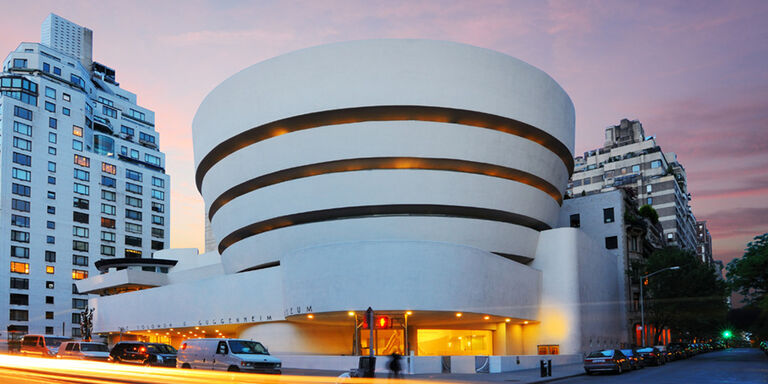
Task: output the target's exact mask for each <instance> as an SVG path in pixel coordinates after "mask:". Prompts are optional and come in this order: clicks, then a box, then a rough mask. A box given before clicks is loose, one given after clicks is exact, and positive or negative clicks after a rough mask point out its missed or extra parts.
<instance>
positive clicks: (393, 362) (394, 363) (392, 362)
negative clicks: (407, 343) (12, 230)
mask: <svg viewBox="0 0 768 384" xmlns="http://www.w3.org/2000/svg"><path fill="white" fill-rule="evenodd" d="M400 359H401V357H400V355H399V354H398V353H397V352H392V355H390V357H389V363H388V365H389V376H388V377H389V378H393V377H394V378H395V379H399V378H401V377H400V371H401V370H402V367H401V366H400Z"/></svg>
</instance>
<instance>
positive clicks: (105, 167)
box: [101, 163, 117, 175]
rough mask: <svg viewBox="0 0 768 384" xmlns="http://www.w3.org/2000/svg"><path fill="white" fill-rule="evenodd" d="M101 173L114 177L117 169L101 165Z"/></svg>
mask: <svg viewBox="0 0 768 384" xmlns="http://www.w3.org/2000/svg"><path fill="white" fill-rule="evenodd" d="M101 171H102V172H106V173H109V174H111V175H114V174H116V173H117V167H115V166H114V165H112V164H109V163H101Z"/></svg>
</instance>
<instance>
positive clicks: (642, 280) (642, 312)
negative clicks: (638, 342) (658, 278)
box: [640, 266, 680, 347]
mask: <svg viewBox="0 0 768 384" xmlns="http://www.w3.org/2000/svg"><path fill="white" fill-rule="evenodd" d="M676 269H680V267H679V266H674V267H667V268H664V269H660V270H658V271H656V272H653V273H649V274H647V275H645V276H643V277H641V278H640V328H642V331H643V347H645V339H646V337H647V334H646V332H645V308H643V286H644V285H645V282H646V279H648V278H649V277H651V276H653V275H655V274H657V273H660V272H664V271H666V270H676Z"/></svg>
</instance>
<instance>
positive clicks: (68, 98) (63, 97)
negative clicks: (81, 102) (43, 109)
mask: <svg viewBox="0 0 768 384" xmlns="http://www.w3.org/2000/svg"><path fill="white" fill-rule="evenodd" d="M61 98H62V100H64V101H70V100H72V98H71V97H70V96H69V94H68V93H63V94H62V95H61Z"/></svg>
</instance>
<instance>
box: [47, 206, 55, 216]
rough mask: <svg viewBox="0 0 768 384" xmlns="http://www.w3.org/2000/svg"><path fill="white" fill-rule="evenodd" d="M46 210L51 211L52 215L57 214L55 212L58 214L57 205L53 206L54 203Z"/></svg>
mask: <svg viewBox="0 0 768 384" xmlns="http://www.w3.org/2000/svg"><path fill="white" fill-rule="evenodd" d="M46 210H47V211H48V213H50V214H51V215H55V214H56V207H54V206H52V205H49V206H48V207H47V208H46Z"/></svg>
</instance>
